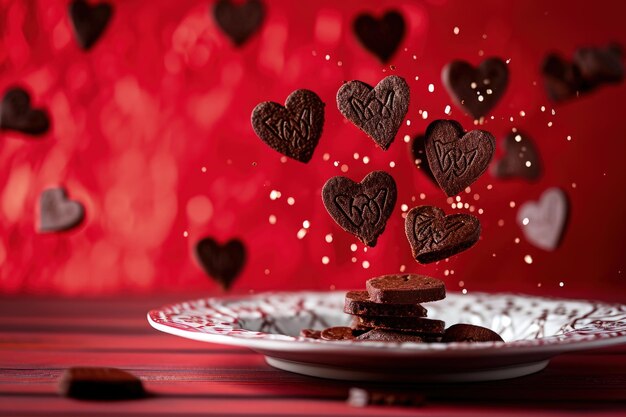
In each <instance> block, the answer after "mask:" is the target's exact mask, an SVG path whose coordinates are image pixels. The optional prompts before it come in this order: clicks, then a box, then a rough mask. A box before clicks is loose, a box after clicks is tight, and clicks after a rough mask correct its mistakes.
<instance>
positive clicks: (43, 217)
mask: <svg viewBox="0 0 626 417" xmlns="http://www.w3.org/2000/svg"><path fill="white" fill-rule="evenodd" d="M84 218H85V208H84V207H83V205H82V204H81V203H79V202H78V201H73V200H70V199H68V198H67V194H66V192H65V189H63V188H49V189H47V190H44V191H43V192H42V193H41V195H40V196H39V232H41V233H46V232H62V231H66V230H70V229H73V228H74V227H76V226H78V225H79V224H80V223H81V222H82V221H83V219H84Z"/></svg>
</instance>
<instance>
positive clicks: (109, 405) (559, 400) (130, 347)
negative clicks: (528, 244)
mask: <svg viewBox="0 0 626 417" xmlns="http://www.w3.org/2000/svg"><path fill="white" fill-rule="evenodd" d="M186 298H198V296H197V295H195V296H190V297H184V296H182V297H181V296H176V297H172V296H170V297H169V298H163V297H161V298H158V297H153V298H150V299H133V298H119V299H96V300H85V299H80V300H73V299H35V298H0V416H68V417H76V416H90V417H91V416H99V417H102V416H112V415H130V416H133V415H137V416H160V415H176V416H195V415H204V416H206V415H229V416H244V415H245V416H247V415H251V416H282V415H289V416H293V415H297V416H300V415H301V416H310V415H325V416H336V415H337V416H338V415H342V416H343V415H354V416H396V415H397V416H404V415H414V416H421V415H424V416H492V415H493V416H495V415H506V416H518V415H519V416H521V415H529V414H532V415H540V416H544V415H545V416H557V415H571V414H572V413H573V412H574V411H575V410H577V411H580V410H585V414H586V415H589V414H595V415H626V348H625V347H618V348H612V349H608V350H607V349H605V350H596V351H590V352H586V353H584V354H568V355H561V356H559V357H557V358H554V359H553V360H552V361H551V363H550V365H549V366H548V368H547V369H545V370H544V371H542V372H540V373H538V374H535V375H531V376H527V377H523V378H518V379H514V380H509V381H498V382H486V383H464V384H453V385H450V384H448V385H436V384H427V385H410V386H407V385H402V386H400V385H398V386H390V385H389V384H385V385H380V384H379V385H376V384H356V383H350V382H337V381H330V380H323V379H316V378H311V377H305V376H301V375H297V374H292V373H288V372H284V371H280V370H277V369H273V368H271V367H269V366H268V365H267V364H266V363H265V361H264V359H263V357H262V356H261V355H259V354H257V353H254V352H252V351H250V350H247V349H243V348H234V347H230V346H222V345H215V344H208V343H201V342H196V341H191V340H186V339H182V338H178V337H175V336H171V335H167V334H164V333H161V332H158V331H156V330H154V329H152V328H151V327H150V326H149V325H148V323H147V321H146V318H145V316H146V312H147V311H148V310H150V309H152V308H156V307H159V306H161V305H163V304H167V303H169V302H174V301H180V300H183V299H186ZM81 365H86V366H87V365H88V366H108V367H117V368H122V369H125V370H128V371H130V372H132V373H133V374H135V375H137V376H139V377H140V378H141V379H142V380H143V382H144V385H145V387H146V389H147V390H148V391H149V393H150V395H149V396H148V397H147V398H145V399H141V400H132V401H116V402H103V401H79V400H74V399H68V398H64V397H61V396H59V395H58V394H57V383H56V382H57V379H58V377H59V376H60V375H61V373H62V372H63V370H64V369H66V368H68V367H70V366H81ZM353 386H360V387H369V388H372V389H373V388H385V389H403V390H406V389H410V390H413V391H415V392H418V393H421V394H424V395H425V396H426V402H425V404H424V405H423V406H421V407H398V406H394V407H388V406H376V407H372V406H370V407H367V408H355V407H351V406H349V405H348V404H347V403H346V398H347V394H348V390H349V389H350V387H353Z"/></svg>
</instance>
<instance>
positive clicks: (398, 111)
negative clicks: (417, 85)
mask: <svg viewBox="0 0 626 417" xmlns="http://www.w3.org/2000/svg"><path fill="white" fill-rule="evenodd" d="M409 99H410V93H409V86H408V84H407V83H406V81H404V78H402V77H398V76H396V75H391V76H389V77H386V78H383V79H382V80H381V81H380V82H379V83H378V85H376V87H374V88H372V86H370V85H368V84H365V83H364V82H361V81H357V80H355V81H350V82H347V83H345V84H344V85H342V86H341V88H339V90H338V91H337V107H338V108H339V111H340V112H341V114H343V115H344V116H345V118H346V119H348V120H350V121H351V122H352V123H354V124H355V125H356V126H357V127H358V128H359V129H361V130H362V131H363V132H365V133H367V134H368V135H369V136H370V137H371V138H372V139H374V142H376V144H377V145H378V146H380V147H381V148H382V149H383V150H387V149H389V145H391V142H393V140H394V139H395V137H396V134H397V133H398V129H399V128H400V125H402V121H403V120H404V116H406V113H407V111H408V110H409Z"/></svg>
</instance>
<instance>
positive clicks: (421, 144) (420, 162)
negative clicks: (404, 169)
mask: <svg viewBox="0 0 626 417" xmlns="http://www.w3.org/2000/svg"><path fill="white" fill-rule="evenodd" d="M409 146H410V151H411V152H410V153H411V160H412V161H413V163H414V164H415V166H416V167H417V169H419V170H420V171H421V172H423V173H424V175H426V177H427V178H428V179H429V180H431V181H432V182H433V184H435V185H438V184H437V180H436V179H435V176H434V175H433V171H432V170H431V169H430V164H429V163H428V158H427V157H426V137H425V136H424V135H417V136H415V137H414V138H413V140H412V141H411V144H410V145H409Z"/></svg>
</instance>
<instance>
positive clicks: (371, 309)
mask: <svg viewBox="0 0 626 417" xmlns="http://www.w3.org/2000/svg"><path fill="white" fill-rule="evenodd" d="M343 311H344V312H345V313H348V314H357V315H363V316H395V317H426V313H427V310H426V309H425V308H424V307H422V306H421V305H419V304H382V303H375V302H374V301H372V300H370V296H369V293H368V292H367V291H348V293H347V294H346V299H345V304H344V307H343Z"/></svg>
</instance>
